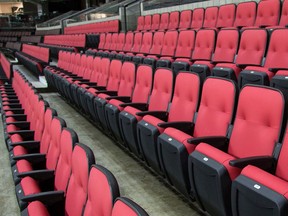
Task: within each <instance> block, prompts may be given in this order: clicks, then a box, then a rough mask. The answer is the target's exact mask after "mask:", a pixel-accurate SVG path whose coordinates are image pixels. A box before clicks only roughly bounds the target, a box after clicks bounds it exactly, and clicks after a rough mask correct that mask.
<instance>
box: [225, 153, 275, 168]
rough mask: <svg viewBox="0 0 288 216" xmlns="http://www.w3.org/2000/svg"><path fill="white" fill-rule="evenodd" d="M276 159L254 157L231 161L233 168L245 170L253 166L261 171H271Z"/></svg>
mask: <svg viewBox="0 0 288 216" xmlns="http://www.w3.org/2000/svg"><path fill="white" fill-rule="evenodd" d="M275 163H276V161H275V159H274V158H273V157H271V156H254V157H246V158H240V159H235V160H231V161H229V164H230V165H231V166H233V167H237V168H240V169H243V168H244V167H246V166H247V165H253V166H256V167H258V168H260V169H264V170H271V168H273V167H274V166H275Z"/></svg>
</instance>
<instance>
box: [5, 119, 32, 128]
mask: <svg viewBox="0 0 288 216" xmlns="http://www.w3.org/2000/svg"><path fill="white" fill-rule="evenodd" d="M6 125H15V126H16V127H18V128H20V129H21V130H28V129H29V128H30V122H27V121H18V122H8V123H7V124H6Z"/></svg>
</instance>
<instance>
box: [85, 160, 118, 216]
mask: <svg viewBox="0 0 288 216" xmlns="http://www.w3.org/2000/svg"><path fill="white" fill-rule="evenodd" d="M119 196H120V192H119V186H118V183H117V180H116V178H115V177H114V175H113V174H112V173H111V172H110V171H109V170H107V169H106V168H104V167H103V166H100V165H92V167H91V169H90V174H89V180H88V198H87V202H86V205H85V209H84V213H83V216H90V215H101V216H111V214H112V208H113V204H114V201H115V200H116V198H117V197H119Z"/></svg>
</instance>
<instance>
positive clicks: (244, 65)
mask: <svg viewBox="0 0 288 216" xmlns="http://www.w3.org/2000/svg"><path fill="white" fill-rule="evenodd" d="M236 66H237V67H239V68H245V67H248V66H256V67H258V66H260V65H257V64H236Z"/></svg>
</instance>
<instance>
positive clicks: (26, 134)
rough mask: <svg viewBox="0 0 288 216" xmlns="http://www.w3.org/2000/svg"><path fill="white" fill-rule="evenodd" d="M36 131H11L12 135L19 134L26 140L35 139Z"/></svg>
mask: <svg viewBox="0 0 288 216" xmlns="http://www.w3.org/2000/svg"><path fill="white" fill-rule="evenodd" d="M34 133H35V131H33V130H19V131H12V132H9V134H10V135H13V134H19V135H20V136H21V137H22V138H24V139H25V140H33V138H34Z"/></svg>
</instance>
